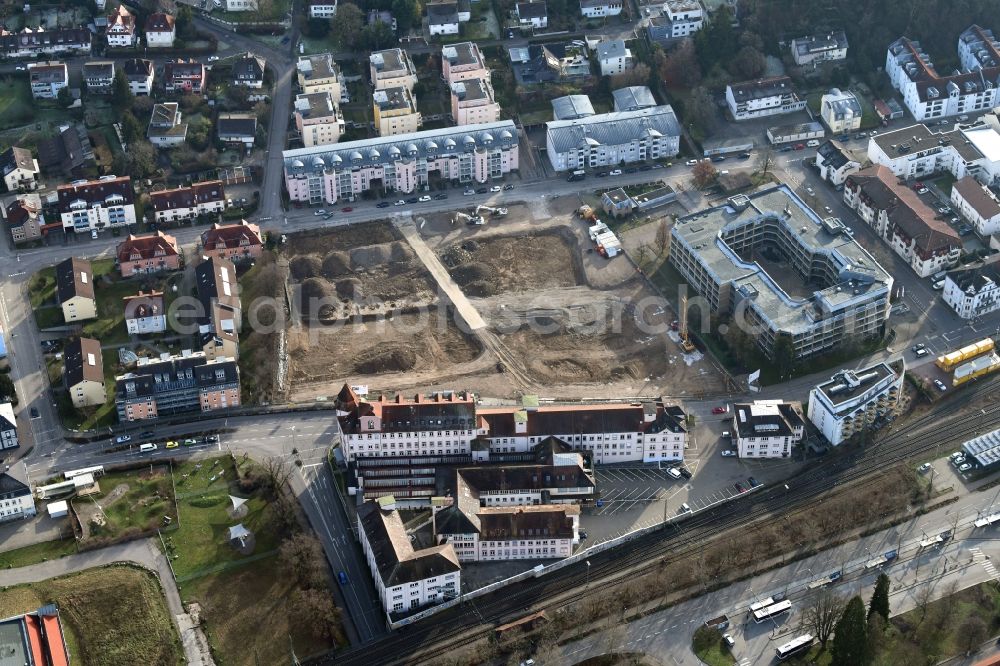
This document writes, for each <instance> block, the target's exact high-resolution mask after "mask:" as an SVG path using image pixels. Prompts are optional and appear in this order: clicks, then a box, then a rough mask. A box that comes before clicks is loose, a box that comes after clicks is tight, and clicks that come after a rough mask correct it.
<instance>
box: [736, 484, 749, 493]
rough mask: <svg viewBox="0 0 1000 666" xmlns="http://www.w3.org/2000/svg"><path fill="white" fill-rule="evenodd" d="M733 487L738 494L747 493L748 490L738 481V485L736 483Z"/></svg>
mask: <svg viewBox="0 0 1000 666" xmlns="http://www.w3.org/2000/svg"><path fill="white" fill-rule="evenodd" d="M733 486H734V487H735V488H736V492H738V493H745V492H746V491H747V489H746V488H744V487H743V484H742V483H740V482H739V481H737V482H736V483H734V484H733Z"/></svg>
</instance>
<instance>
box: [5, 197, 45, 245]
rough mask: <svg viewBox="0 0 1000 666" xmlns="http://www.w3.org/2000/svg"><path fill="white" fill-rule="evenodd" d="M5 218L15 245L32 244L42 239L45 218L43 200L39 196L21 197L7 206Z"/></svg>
mask: <svg viewBox="0 0 1000 666" xmlns="http://www.w3.org/2000/svg"><path fill="white" fill-rule="evenodd" d="M4 216H5V217H6V219H7V226H8V227H9V228H10V235H11V238H12V239H13V241H14V243H15V244H18V243H30V242H31V241H35V240H38V239H39V238H41V237H42V229H43V228H44V226H45V217H44V215H42V199H41V197H39V196H38V195H37V194H34V193H29V194H22V195H20V196H19V197H18V198H17V199H14V200H13V201H11V202H10V203H9V204H7V209H6V210H5V211H4Z"/></svg>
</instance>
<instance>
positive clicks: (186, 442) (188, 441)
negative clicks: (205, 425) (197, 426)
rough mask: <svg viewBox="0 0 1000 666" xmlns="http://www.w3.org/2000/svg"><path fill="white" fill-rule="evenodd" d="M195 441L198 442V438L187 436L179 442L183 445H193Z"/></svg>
mask: <svg viewBox="0 0 1000 666" xmlns="http://www.w3.org/2000/svg"><path fill="white" fill-rule="evenodd" d="M197 443H198V440H197V439H194V438H193V437H188V438H187V439H185V440H184V441H183V442H181V444H183V445H184V446H194V445H195V444H197Z"/></svg>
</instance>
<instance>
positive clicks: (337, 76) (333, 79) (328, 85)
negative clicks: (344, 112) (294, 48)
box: [296, 53, 350, 104]
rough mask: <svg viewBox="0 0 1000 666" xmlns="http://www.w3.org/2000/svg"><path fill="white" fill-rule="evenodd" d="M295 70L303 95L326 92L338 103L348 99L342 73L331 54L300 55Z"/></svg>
mask: <svg viewBox="0 0 1000 666" xmlns="http://www.w3.org/2000/svg"><path fill="white" fill-rule="evenodd" d="M296 70H297V74H296V77H297V79H298V82H299V87H300V88H302V93H303V94H304V95H312V94H314V93H323V92H327V93H330V96H331V97H333V100H334V102H337V103H339V104H343V103H344V102H348V101H350V98H349V97H347V96H346V95H347V86H346V85H345V84H344V81H343V78H344V75H343V73H342V72H341V71H340V67H338V66H337V63H336V62H335V61H334V59H333V56H332V55H331V54H329V53H319V54H316V55H309V56H300V57H299V61H298V63H297V64H296Z"/></svg>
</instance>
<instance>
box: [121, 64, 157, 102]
mask: <svg viewBox="0 0 1000 666" xmlns="http://www.w3.org/2000/svg"><path fill="white" fill-rule="evenodd" d="M122 69H123V70H124V71H125V78H126V80H128V89H129V91H130V92H131V93H132V94H133V95H136V96H142V95H149V94H150V92H151V91H152V90H153V76H154V69H155V68H154V67H153V61H152V60H146V59H144V58H129V59H128V60H126V61H125V62H124V63H123V64H122Z"/></svg>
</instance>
